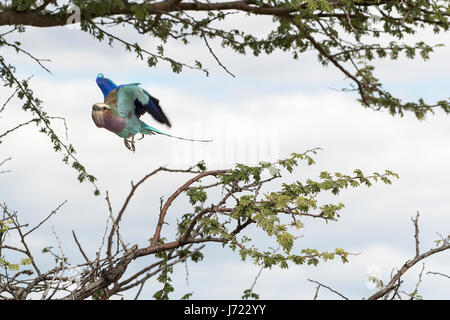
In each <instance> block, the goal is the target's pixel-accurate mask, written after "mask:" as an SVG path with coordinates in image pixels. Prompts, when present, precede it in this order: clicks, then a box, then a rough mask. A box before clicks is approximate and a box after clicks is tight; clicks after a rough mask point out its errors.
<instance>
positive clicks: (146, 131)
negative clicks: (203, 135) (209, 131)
mask: <svg viewBox="0 0 450 320" xmlns="http://www.w3.org/2000/svg"><path fill="white" fill-rule="evenodd" d="M143 125H144V126H143V128H142V130H141V133H143V134H155V133H157V134H162V135H164V136H167V137H171V138H175V139H180V140H186V141H196V142H211V141H212V140H201V139H189V138H183V137H177V136H173V135H171V134H168V133H165V132H162V131H159V130H158V129H155V128H153V127H150V126H149V125H147V124H145V123H143Z"/></svg>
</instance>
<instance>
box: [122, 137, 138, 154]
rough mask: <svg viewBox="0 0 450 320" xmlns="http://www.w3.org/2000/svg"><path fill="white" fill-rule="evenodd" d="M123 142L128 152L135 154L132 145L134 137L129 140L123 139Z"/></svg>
mask: <svg viewBox="0 0 450 320" xmlns="http://www.w3.org/2000/svg"><path fill="white" fill-rule="evenodd" d="M123 142H124V143H125V147H127V149H128V150H130V151H132V152H135V151H136V146H135V145H134V136H133V138H131V140H127V139H123Z"/></svg>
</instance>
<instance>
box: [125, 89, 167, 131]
mask: <svg viewBox="0 0 450 320" xmlns="http://www.w3.org/2000/svg"><path fill="white" fill-rule="evenodd" d="M116 94H117V109H118V111H119V114H120V115H121V116H122V117H124V118H126V117H128V115H129V114H130V112H134V113H135V114H136V116H137V117H138V118H139V117H140V116H142V115H143V114H144V113H145V112H148V113H150V114H151V115H152V117H153V118H155V120H156V121H158V122H160V123H163V124H167V125H168V126H169V127H170V126H171V124H170V121H169V119H167V117H166V115H165V114H164V112H163V111H162V109H161V107H160V105H159V101H158V99H156V98H154V97H152V96H151V95H150V94H149V93H148V92H147V91H145V90H143V89H142V88H141V87H139V85H138V83H132V84H125V85H120V86H119V87H118V88H117V90H116Z"/></svg>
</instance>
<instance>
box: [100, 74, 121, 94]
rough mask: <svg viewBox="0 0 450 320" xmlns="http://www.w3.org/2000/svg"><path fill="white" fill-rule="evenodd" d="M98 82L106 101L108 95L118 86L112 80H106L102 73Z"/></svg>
mask: <svg viewBox="0 0 450 320" xmlns="http://www.w3.org/2000/svg"><path fill="white" fill-rule="evenodd" d="M96 82H97V85H98V87H99V88H100V90H102V93H103V96H104V98H105V99H106V96H107V95H108V93H110V92H111V91H113V90H114V89H116V88H117V85H116V84H115V83H114V82H113V81H111V80H110V79H108V78H105V77H104V76H103V74H102V73H99V74H98V75H97V79H96Z"/></svg>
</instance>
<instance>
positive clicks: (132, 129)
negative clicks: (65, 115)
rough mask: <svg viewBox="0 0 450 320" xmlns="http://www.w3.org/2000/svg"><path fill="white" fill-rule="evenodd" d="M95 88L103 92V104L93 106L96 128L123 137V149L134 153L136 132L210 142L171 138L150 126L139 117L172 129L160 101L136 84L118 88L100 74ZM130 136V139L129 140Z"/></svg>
mask: <svg viewBox="0 0 450 320" xmlns="http://www.w3.org/2000/svg"><path fill="white" fill-rule="evenodd" d="M96 82H97V85H98V86H99V88H100V90H102V93H103V96H104V99H105V101H104V102H103V103H95V104H94V105H93V106H92V119H93V120H94V123H95V125H96V126H97V127H99V128H105V129H107V130H109V131H112V132H114V133H115V134H117V135H118V136H119V137H121V138H124V143H125V146H126V147H127V148H128V149H129V150H131V151H133V152H134V151H135V150H136V147H135V145H134V136H135V135H136V134H137V133H141V134H142V135H145V134H156V133H157V134H162V135H165V136H168V137H172V138H177V139H182V140H188V141H200V142H209V141H211V140H194V139H187V138H181V137H176V136H172V135H170V134H168V133H165V132H162V131H159V130H158V129H155V128H153V127H150V126H149V125H147V124H146V123H145V122H143V121H141V120H140V119H139V118H140V117H141V116H142V115H143V114H145V113H146V112H147V113H149V114H151V115H152V117H153V118H154V119H155V120H156V121H158V122H160V123H162V124H165V125H167V126H169V128H170V127H171V124H170V121H169V119H167V116H166V115H165V114H164V112H163V110H162V109H161V106H160V105H159V100H158V99H156V98H155V97H153V96H151V95H150V94H149V93H148V92H147V91H145V90H144V89H142V88H141V87H140V86H139V83H130V84H122V85H119V86H117V85H116V84H115V83H114V82H112V81H111V80H110V79H108V78H105V77H104V76H103V74H101V73H100V74H99V75H98V76H97V80H96ZM130 137H131V140H128V139H129V138H130Z"/></svg>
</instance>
